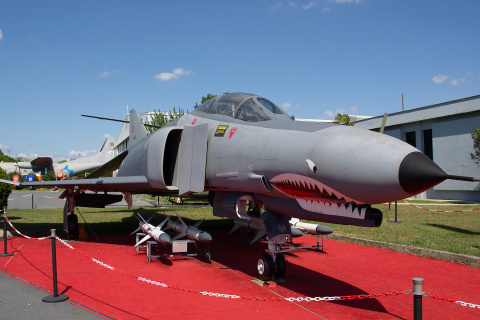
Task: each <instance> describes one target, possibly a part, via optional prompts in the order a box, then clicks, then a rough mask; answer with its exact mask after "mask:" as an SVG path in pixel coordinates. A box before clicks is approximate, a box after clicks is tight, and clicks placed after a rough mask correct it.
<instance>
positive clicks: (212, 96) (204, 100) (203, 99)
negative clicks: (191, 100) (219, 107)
mask: <svg viewBox="0 0 480 320" xmlns="http://www.w3.org/2000/svg"><path fill="white" fill-rule="evenodd" d="M215 97H216V95H214V94H211V93H207V96H205V97H202V102H201V103H200V104H203V103H205V102H206V101H208V100H210V99H212V98H215ZM193 107H194V108H195V109H197V108H198V103H195V105H194V106H193Z"/></svg>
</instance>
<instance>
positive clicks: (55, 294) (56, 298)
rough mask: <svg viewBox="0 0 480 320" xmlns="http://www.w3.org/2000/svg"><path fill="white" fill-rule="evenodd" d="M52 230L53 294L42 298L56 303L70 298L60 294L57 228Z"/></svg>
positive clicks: (44, 300)
mask: <svg viewBox="0 0 480 320" xmlns="http://www.w3.org/2000/svg"><path fill="white" fill-rule="evenodd" d="M50 231H51V232H52V266H53V296H46V297H45V298H43V299H42V301H43V302H47V303H54V302H62V301H65V300H68V298H69V297H68V296H67V295H65V294H60V295H59V294H58V289H57V251H56V248H55V229H51V230H50Z"/></svg>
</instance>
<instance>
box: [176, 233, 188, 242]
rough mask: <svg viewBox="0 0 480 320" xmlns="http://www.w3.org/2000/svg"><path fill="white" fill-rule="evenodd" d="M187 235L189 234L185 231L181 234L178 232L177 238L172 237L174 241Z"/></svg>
mask: <svg viewBox="0 0 480 320" xmlns="http://www.w3.org/2000/svg"><path fill="white" fill-rule="evenodd" d="M186 235H187V234H186V233H185V232H182V233H179V234H177V235H176V236H175V238H173V239H172V241H174V240H178V239H180V238H183V237H185V236H186Z"/></svg>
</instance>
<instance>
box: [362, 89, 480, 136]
mask: <svg viewBox="0 0 480 320" xmlns="http://www.w3.org/2000/svg"><path fill="white" fill-rule="evenodd" d="M476 111H480V95H476V96H472V97H467V98H463V99H458V100H452V101H447V102H442V103H438V104H433V105H430V106H425V107H420V108H415V109H409V110H405V111H400V112H394V113H390V114H388V120H387V126H389V127H391V126H395V125H400V124H405V123H411V122H418V121H424V120H431V119H436V118H443V117H448V116H453V115H458V114H464V113H470V112H476ZM382 120H383V115H381V116H376V117H372V118H370V119H366V120H358V121H356V122H355V126H357V127H360V128H366V129H375V128H380V126H381V124H382Z"/></svg>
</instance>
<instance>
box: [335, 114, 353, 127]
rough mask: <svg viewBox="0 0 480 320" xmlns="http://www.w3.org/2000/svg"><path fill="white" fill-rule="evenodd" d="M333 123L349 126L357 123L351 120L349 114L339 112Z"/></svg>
mask: <svg viewBox="0 0 480 320" xmlns="http://www.w3.org/2000/svg"><path fill="white" fill-rule="evenodd" d="M333 123H337V124H342V125H345V126H349V127H353V126H354V125H355V123H353V122H350V117H349V116H348V114H340V113H337V116H336V117H335V120H334V121H333Z"/></svg>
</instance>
